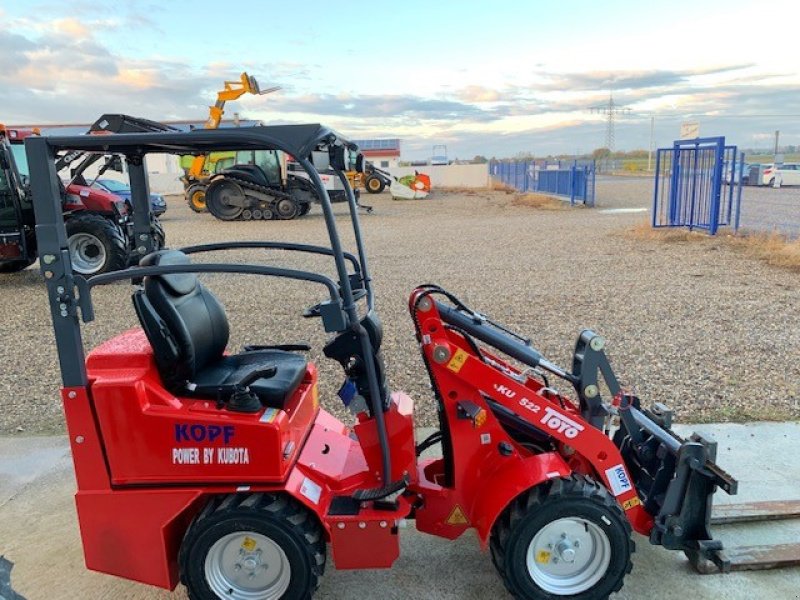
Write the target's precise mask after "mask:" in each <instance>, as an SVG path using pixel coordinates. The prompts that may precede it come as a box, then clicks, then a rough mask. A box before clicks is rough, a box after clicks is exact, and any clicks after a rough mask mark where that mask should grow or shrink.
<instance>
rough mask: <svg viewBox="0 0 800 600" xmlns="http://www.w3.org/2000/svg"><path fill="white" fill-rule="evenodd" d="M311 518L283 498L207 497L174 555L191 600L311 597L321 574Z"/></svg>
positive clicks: (321, 548) (321, 549) (320, 545)
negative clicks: (176, 557) (176, 555)
mask: <svg viewBox="0 0 800 600" xmlns="http://www.w3.org/2000/svg"><path fill="white" fill-rule="evenodd" d="M325 560H326V555H325V537H324V536H323V532H322V527H321V526H320V524H319V522H318V521H317V519H316V517H315V516H314V515H313V514H311V513H310V512H309V511H308V510H307V509H306V508H305V507H303V506H302V505H300V504H299V503H298V502H297V501H296V500H294V499H293V498H290V497H288V496H285V495H282V494H271V493H258V494H233V495H228V496H220V497H217V498H214V499H212V500H211V501H210V502H209V503H208V504H207V505H206V506H205V508H204V509H203V510H202V511H201V512H200V514H198V515H197V517H195V519H194V521H193V522H192V524H191V525H190V526H189V529H188V531H187V532H186V536H185V537H184V539H183V543H182V544H181V549H180V552H179V556H178V564H179V567H180V574H181V582H182V583H183V584H184V585H185V586H186V588H187V591H188V593H189V598H190V599H191V600H217V599H218V598H233V599H238V598H265V599H270V600H272V599H275V600H277V599H278V598H285V599H287V600H288V599H294V598H297V599H302V600H306V599H310V598H311V595H312V594H313V593H314V591H315V590H316V589H317V588H318V587H319V583H320V580H321V578H322V575H323V573H324V572H325Z"/></svg>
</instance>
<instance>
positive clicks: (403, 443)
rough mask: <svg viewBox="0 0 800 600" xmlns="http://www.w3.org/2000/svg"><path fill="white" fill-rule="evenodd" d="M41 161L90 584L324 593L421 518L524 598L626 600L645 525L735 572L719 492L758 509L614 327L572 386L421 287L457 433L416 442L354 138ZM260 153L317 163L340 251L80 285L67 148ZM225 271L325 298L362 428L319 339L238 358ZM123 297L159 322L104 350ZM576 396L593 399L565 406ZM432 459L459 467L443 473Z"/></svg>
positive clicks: (41, 202)
mask: <svg viewBox="0 0 800 600" xmlns="http://www.w3.org/2000/svg"><path fill="white" fill-rule="evenodd" d="M26 144H27V153H28V158H29V162H30V165H31V171H32V183H33V198H34V204H35V207H36V213H37V220H38V227H37V235H38V244H39V248H40V253H41V256H42V257H43V260H42V270H43V274H44V276H45V281H46V282H47V291H48V298H49V300H50V307H51V314H52V319H53V324H54V331H55V338H56V343H57V347H58V355H59V359H60V365H61V373H62V379H63V392H62V397H63V402H64V411H65V415H66V420H67V428H68V431H69V437H70V443H71V447H72V453H73V459H74V466H75V473H76V477H77V485H78V491H77V494H76V504H77V511H78V516H79V520H80V529H81V536H82V540H83V548H84V554H85V559H86V565H87V566H88V568H90V569H93V570H96V571H101V572H104V573H109V574H113V575H117V576H120V577H125V578H128V579H132V580H136V581H139V582H142V583H146V584H150V585H154V586H160V587H163V588H167V589H173V588H175V587H176V586H177V585H178V584H179V583H182V584H183V585H185V586H186V588H187V590H188V594H189V596H190V597H191V598H193V599H204V600H205V599H212V598H234V599H245V598H253V599H254V598H265V599H276V598H301V599H305V598H310V597H311V596H312V595H313V593H314V590H315V589H316V587H317V585H318V584H319V581H320V578H321V577H322V575H323V573H324V571H325V567H326V558H327V556H328V554H327V550H328V549H329V550H330V556H331V557H332V559H333V562H334V563H335V566H336V568H337V569H374V568H388V567H391V566H392V564H393V562H394V561H395V559H396V558H397V557H398V554H399V552H400V545H399V539H398V538H399V535H400V533H399V532H400V527H399V526H400V525H401V522H402V521H403V520H404V519H414V520H415V522H416V527H417V529H419V530H420V531H423V532H426V533H430V534H432V535H436V536H439V537H442V538H444V539H448V540H452V539H455V538H457V537H459V536H460V535H461V534H463V533H464V532H465V531H467V530H468V529H474V530H475V531H476V532H477V538H478V540H479V543H480V544H481V545H482V546H483V547H484V548H486V549H488V552H489V554H490V555H491V559H492V561H493V563H494V566H495V567H496V569H497V571H498V572H499V574H500V577H501V578H502V579H503V581H504V582H505V585H506V587H507V588H508V590H509V592H510V593H511V594H512V595H513V596H514V597H516V598H523V599H540V598H548V599H552V598H557V597H564V598H605V597H607V596H608V595H609V594H611V593H613V592H615V591H617V590H619V589H620V588H621V586H622V584H623V579H624V577H625V575H626V574H627V573H628V572H630V570H631V568H632V563H631V553H632V552H633V550H634V542H633V540H632V532H636V533H638V534H640V535H643V536H647V537H648V538H649V540H650V542H652V543H653V544H659V545H662V546H664V547H666V548H671V549H676V550H681V551H684V552H685V553H686V554H687V555H688V556H689V558H690V559H691V560H692V561H693V562H695V563H698V562H701V561H713V563H715V564H716V565H717V566H718V567H719V568H720V569H725V568H726V560H725V557H724V554H723V553H722V552H721V550H722V548H721V544H720V543H719V542H718V541H715V540H714V539H713V538H712V535H711V532H710V531H709V517H710V510H711V499H712V494H713V493H714V491H715V490H716V488H717V487H722V488H723V489H724V490H725V491H727V492H729V493H735V491H736V489H735V488H736V482H735V481H734V480H733V479H732V478H731V477H730V476H729V475H727V474H726V473H725V472H724V471H722V470H721V469H720V468H719V467H717V465H716V464H715V462H714V459H715V448H714V445H713V444H712V443H711V442H708V441H706V440H704V439H702V438H700V437H693V438H691V439H688V440H684V439H681V438H680V437H678V436H677V435H676V434H674V433H673V432H672V431H671V429H670V414H669V411H668V410H667V409H666V408H664V407H663V406H659V405H656V406H655V407H654V408H653V409H644V408H642V406H641V405H640V401H639V399H638V398H636V397H634V396H633V395H631V394H629V393H627V392H626V391H625V390H624V389H623V388H622V387H621V386H620V384H619V383H618V382H617V380H616V378H615V376H614V374H613V371H612V369H611V367H610V365H609V362H608V360H607V359H606V356H605V353H604V340H603V338H602V337H600V336H599V335H597V334H595V333H593V332H591V331H583V332H582V333H581V334H580V336H579V339H578V342H577V345H576V348H575V353H574V358H573V363H572V365H571V369H569V370H568V369H564V368H561V367H559V366H557V365H555V364H553V363H551V362H550V361H548V360H547V359H545V358H544V357H543V356H542V355H541V354H540V353H539V352H537V351H536V350H535V349H534V348H533V347H532V345H531V343H530V341H529V340H528V339H527V338H526V337H525V336H524V335H520V334H518V333H515V332H513V331H511V330H509V329H508V328H506V327H504V326H502V325H501V324H499V323H496V322H494V321H492V320H491V319H490V318H488V317H487V316H485V315H483V314H482V313H480V312H477V311H475V310H473V309H471V308H469V307H467V306H466V305H465V304H464V303H463V302H461V301H460V300H459V299H458V298H457V297H456V296H455V295H453V294H451V293H450V292H448V291H446V290H444V289H442V288H440V287H437V286H435V285H422V286H420V287H418V288H417V289H415V290H414V291H413V292H412V293H411V296H410V300H409V310H410V313H411V319H412V323H413V326H414V328H415V329H416V334H417V340H418V342H419V348H420V352H421V356H422V360H423V362H424V364H425V366H426V367H427V370H428V373H429V375H430V379H431V383H432V387H433V392H434V393H433V398H431V399H425V400H424V401H428V402H436V403H437V406H438V413H439V421H440V427H439V431H438V432H437V433H435V434H434V435H432V436H430V437H428V438H427V439H426V440H417V439H415V432H414V419H413V411H414V401H412V399H411V398H410V397H409V396H407V395H405V394H403V393H402V392H393V391H391V389H390V387H389V384H388V382H387V380H386V376H385V369H384V357H383V354H382V351H381V341H382V328H381V322H380V320H379V318H378V315H377V309H376V306H375V298H374V293H373V283H372V278H371V273H370V270H369V267H368V263H367V255H366V253H365V248H364V243H363V240H362V236H361V230H360V225H359V216H358V210H357V206H356V203H355V198H354V196H353V194H352V190H351V189H350V188H349V186H348V184H347V177H346V175H345V172H346V171H347V170H349V169H354V168H356V167H359V166H363V159H362V158H361V157H360V155H358V152H357V147H355V146H354V145H353V144H351V143H349V142H348V141H347V140H345V139H343V138H342V137H341V136H339V135H338V134H337V133H335V132H334V131H332V130H330V129H327V128H325V127H323V126H320V125H287V126H271V127H252V128H247V129H230V130H213V131H212V130H209V131H194V132H189V133H172V132H169V133H142V134H129V135H106V136H103V137H102V138H96V137H91V136H80V137H61V138H47V137H41V138H30V139H29V140H28V141H27V142H26ZM241 149H268V150H278V151H282V152H286V153H288V154H291V155H292V156H294V157H296V158H297V160H298V162H299V163H300V165H301V166H302V167H303V168H304V169H305V170H306V171H307V173H308V175H309V179H310V181H311V183H312V184H313V185H314V186H315V188H316V191H317V193H318V194H319V196H320V198H322V199H323V201H322V209H323V213H324V219H325V226H326V228H327V233H328V235H329V238H330V247H324V246H311V245H304V244H289V243H282V242H269V241H253V242H233V243H227V244H226V243H215V244H204V245H196V246H192V247H187V248H183V249H182V250H160V251H157V252H154V253H152V254H150V255H148V256H146V257H144V258H143V259H142V261H141V262H140V264H139V265H138V266H136V267H131V268H128V269H126V270H124V271H119V272H115V273H107V274H102V275H98V276H96V277H93V278H91V279H88V280H87V279H85V278H83V277H81V276H79V275H76V274H74V273H73V270H72V267H71V264H70V255H69V252H68V248H67V243H66V234H65V230H64V220H63V218H62V216H61V203H60V200H59V195H58V185H57V179H56V173H55V170H54V168H53V161H52V158H53V156H54V154H55V153H57V152H61V151H88V152H103V153H113V154H119V155H122V156H124V157H125V158H126V159H127V160H128V163H129V164H130V165H131V168H132V169H133V171H132V174H131V182H132V184H133V185H134V186H136V185H144V186H145V187H146V178H145V177H143V176H141V175H142V173H137V172H136V169H140V170H141V169H143V167H142V166H141V165H142V162H143V161H142V160H141V158H142V157H143V156H145V155H147V154H148V153H151V152H172V153H178V154H189V153H195V154H199V153H208V152H213V151H230V150H241ZM312 152H325V153H327V154H328V156H329V158H330V166H331V167H332V168H333V169H334V170H335V171H336V173H337V174H338V176H339V177H340V178H341V180H342V182H343V185H344V186H345V189H347V190H348V204H349V209H350V224H351V226H352V229H353V232H354V235H355V240H356V244H355V249H354V250H353V252H352V253H350V252H346V251H345V250H344V249H343V248H342V242H341V239H340V236H339V233H338V230H337V223H336V220H335V218H334V214H333V211H332V209H331V203H330V201H329V199H328V196H327V193H326V192H325V188H324V186H323V184H322V182H321V180H320V177H319V173H318V172H317V171H316V170H315V169H314V167H313V164H312V163H311V161H310V156H311V153H312ZM137 165H138V166H137ZM146 191H147V190H141V191H140V192H139V193H134V195H133V197H134V204H135V206H134V211H139V210H144V211H146V210H148V203H147V202H146V198H147V194H146V193H144V192H146ZM229 249H237V250H239V251H241V250H242V249H252V251H253V252H254V253H256V254H258V255H261V254H263V251H264V250H281V251H293V252H305V253H311V254H318V255H322V256H323V257H324V256H327V257H329V258H330V259H331V262H332V266H333V270H334V271H335V273H336V275H335V277H329V276H326V275H324V274H321V273H316V272H311V271H303V270H297V269H287V268H280V267H276V266H272V265H269V266H268V265H265V264H264V263H259V261H258V260H254V262H253V263H252V264H240V263H236V264H234V263H226V262H219V261H211V260H209V259H204V258H203V257H204V256H208V255H209V254H214V253H216V254H219V255H223V256H224V252H225V251H226V250H229ZM209 272H222V273H239V274H243V275H251V276H266V277H270V278H273V280H275V278H277V281H278V282H280V281H282V280H285V279H293V280H300V281H305V282H308V283H311V284H314V285H317V286H322V287H323V288H324V289H325V293H326V297H325V299H324V300H323V301H322V302H320V303H318V304H316V305H314V306H313V307H311V308H309V309H308V310H307V311H306V313H305V315H304V316H306V317H317V318H319V319H320V320H321V322H322V326H323V327H324V329H325V331H327V332H329V333H330V339H329V340H328V342H327V343H326V344H325V346H324V349H323V350H324V355H325V356H326V357H328V358H330V359H332V360H335V361H337V362H338V363H340V364H341V366H342V367H343V371H344V376H343V384H342V386H341V389H340V392H339V396H340V397H341V400H342V401H343V402H344V404H345V405H346V406H347V407H348V408H349V409H350V410H351V411H352V412H353V413H354V414H355V422H354V424H353V425H347V424H345V423H343V422H342V421H340V420H339V419H337V418H335V417H334V416H332V415H331V414H330V413H329V412H328V411H327V410H325V408H323V407H322V406H321V404H328V403H329V402H331V399H330V398H324V399H321V398H320V397H319V393H318V387H317V383H318V381H317V368H316V367H315V365H314V364H313V363H311V362H309V361H308V360H307V358H306V357H305V355H304V351H305V350H307V346H305V345H303V344H297V345H290V346H286V345H283V346H280V345H274V344H270V340H269V333H268V332H265V333H264V338H265V339H264V344H263V345H260V346H250V347H247V348H244V349H242V350H241V351H237V349H236V348H228V320H227V316H226V314H225V311H224V308H223V307H222V305H221V304H220V302H219V301H218V300H217V299H216V297H215V296H214V294H213V293H212V291H211V290H209V289H208V288H207V287H206V286H205V285H204V284H203V283H201V281H200V280H199V278H198V275H199V274H203V273H209ZM122 280H129V281H132V283H133V284H134V285H133V288H132V298H133V305H134V309H135V311H136V314H137V315H138V317H139V320H140V323H141V327H140V328H137V329H134V330H131V331H127V332H124V333H122V334H120V335H118V336H117V337H115V338H113V339H110V340H108V341H107V342H105V343H103V344H101V345H100V346H98V347H97V348H95V349H93V350H92V351H91V353H89V354H88V356H84V349H83V343H82V339H81V328H80V322H81V320H83V321H91V320H92V319H93V318H94V317H95V315H94V310H93V305H92V294H93V293H98V292H97V289H96V288H97V286H101V285H104V284H107V283H110V282H118V281H122ZM273 284H274V283H273ZM278 284H279V283H278ZM556 379H559V380H562V381H563V382H565V383H566V384H568V386H569V387H570V388H571V389H572V390H573V393H572V394H571V395H569V396H567V395H564V394H562V393H561V392H559V391H557V387H556V386H555V385H554V384H553V382H554V381H555V380H556ZM603 382H604V383H603ZM561 387H562V389H563V386H561ZM603 390H608V393H607V394H605V393H604V392H603ZM433 444H440V445H441V448H442V457H441V458H433V459H428V458H425V459H423V458H420V455H421V454H422V452H423V451H424V450H425V449H426V448H427V447H429V446H432V445H433ZM376 595H378V592H376Z"/></svg>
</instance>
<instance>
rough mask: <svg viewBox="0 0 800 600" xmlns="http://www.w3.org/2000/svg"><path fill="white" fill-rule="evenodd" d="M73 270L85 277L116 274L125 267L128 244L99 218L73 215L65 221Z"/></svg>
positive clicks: (104, 220) (107, 220)
mask: <svg viewBox="0 0 800 600" xmlns="http://www.w3.org/2000/svg"><path fill="white" fill-rule="evenodd" d="M66 228H67V244H68V246H69V255H70V259H71V260H72V270H73V271H74V272H75V273H78V274H79V275H83V276H84V277H91V276H92V275H99V274H100V273H107V272H109V271H118V270H120V269H124V268H125V267H126V266H127V265H128V257H129V255H130V253H129V251H128V244H127V241H126V239H125V236H124V235H123V233H122V231H121V230H120V228H119V227H118V226H117V225H116V223H114V222H113V221H111V220H110V219H107V218H105V217H103V216H101V215H97V214H93V213H80V212H79V213H75V214H73V215H72V216H71V217H69V218H68V219H67V223H66Z"/></svg>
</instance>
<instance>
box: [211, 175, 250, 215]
mask: <svg viewBox="0 0 800 600" xmlns="http://www.w3.org/2000/svg"><path fill="white" fill-rule="evenodd" d="M245 198H246V196H245V193H244V190H243V189H242V188H241V187H240V186H239V185H238V184H236V183H234V182H233V181H228V180H226V179H224V178H223V179H216V180H215V181H212V182H211V183H210V184H209V186H208V187H207V188H206V208H207V209H208V212H210V213H211V214H212V215H214V216H215V217H216V218H217V219H219V220H220V221H235V220H236V219H238V218H239V217H240V216H241V215H242V211H243V210H244V208H243V206H238V205H236V204H233V203H231V202H232V201H234V200H235V201H237V202H243V201H244V199H245Z"/></svg>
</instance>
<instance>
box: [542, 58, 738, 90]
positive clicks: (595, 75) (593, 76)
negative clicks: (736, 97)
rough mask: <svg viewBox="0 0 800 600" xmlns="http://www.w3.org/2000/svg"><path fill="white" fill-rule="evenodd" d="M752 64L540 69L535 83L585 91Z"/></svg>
mask: <svg viewBox="0 0 800 600" xmlns="http://www.w3.org/2000/svg"><path fill="white" fill-rule="evenodd" d="M753 66H754V65H753V64H738V65H725V66H720V67H711V68H706V69H683V70H657V69H654V70H641V71H586V72H580V73H574V72H573V73H551V72H541V71H540V72H538V73H537V74H538V75H539V76H540V77H542V78H543V79H544V81H543V82H542V83H539V84H537V85H536V86H535V87H536V88H538V89H540V90H559V91H584V90H589V91H592V90H598V89H601V90H602V89H614V90H637V89H643V88H658V87H666V86H671V85H676V84H679V83H685V82H687V81H690V80H691V79H693V78H697V77H701V76H708V75H721V74H725V73H730V72H733V71H742V70H744V69H748V68H750V67H753Z"/></svg>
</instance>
